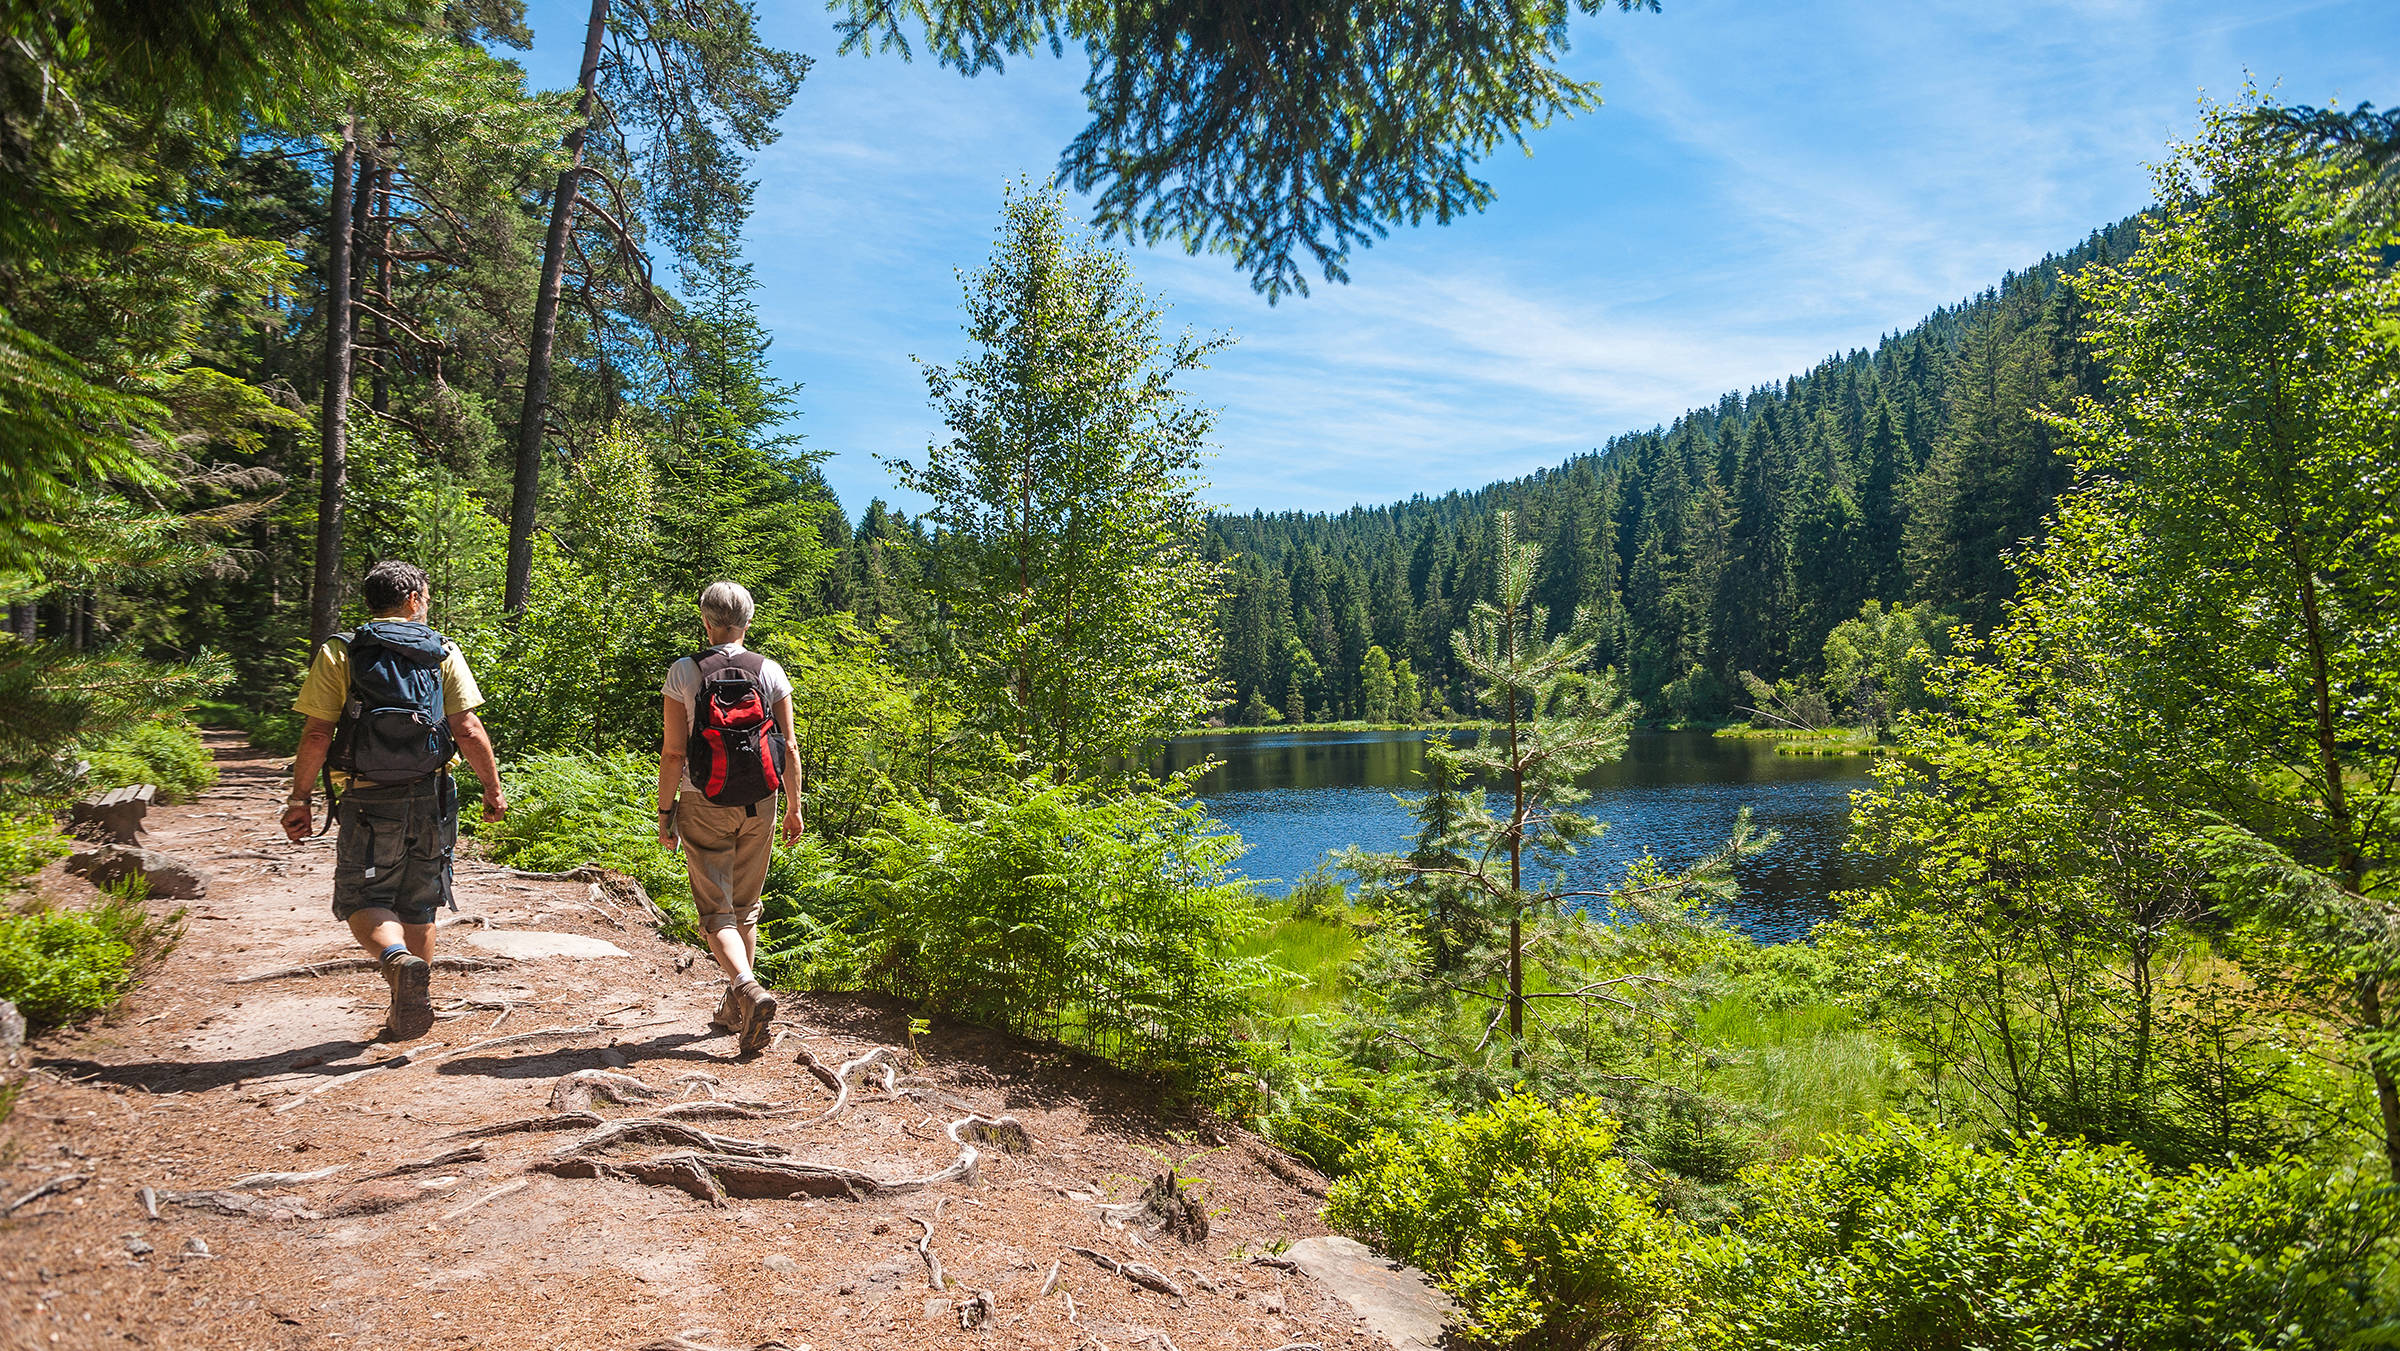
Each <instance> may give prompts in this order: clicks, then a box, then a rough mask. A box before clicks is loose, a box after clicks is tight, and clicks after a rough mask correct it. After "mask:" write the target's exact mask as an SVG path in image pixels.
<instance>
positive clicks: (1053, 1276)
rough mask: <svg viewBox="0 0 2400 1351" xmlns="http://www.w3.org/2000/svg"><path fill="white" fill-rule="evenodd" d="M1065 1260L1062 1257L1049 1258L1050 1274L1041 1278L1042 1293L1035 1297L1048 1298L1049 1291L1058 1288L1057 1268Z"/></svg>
mask: <svg viewBox="0 0 2400 1351" xmlns="http://www.w3.org/2000/svg"><path fill="white" fill-rule="evenodd" d="M1066 1260H1067V1259H1065V1258H1063V1257H1053V1258H1051V1259H1050V1274H1049V1275H1047V1276H1044V1277H1043V1278H1042V1293H1040V1294H1038V1295H1035V1296H1034V1298H1035V1299H1048V1298H1050V1292H1051V1291H1053V1290H1056V1289H1057V1288H1058V1268H1059V1266H1060V1265H1061V1264H1062V1263H1064V1262H1065V1261H1066Z"/></svg>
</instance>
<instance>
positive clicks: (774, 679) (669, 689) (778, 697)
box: [665, 643, 792, 793]
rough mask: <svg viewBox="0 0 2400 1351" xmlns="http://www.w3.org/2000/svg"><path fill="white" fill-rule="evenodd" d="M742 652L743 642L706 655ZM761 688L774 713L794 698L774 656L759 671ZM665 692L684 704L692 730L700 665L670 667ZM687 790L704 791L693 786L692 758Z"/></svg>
mask: <svg viewBox="0 0 2400 1351" xmlns="http://www.w3.org/2000/svg"><path fill="white" fill-rule="evenodd" d="M741 650H742V645H741V644H740V643H726V644H724V645H723V646H721V647H712V648H707V649H704V652H739V651H741ZM758 688H759V692H760V693H762V694H764V695H765V696H766V698H767V711H768V713H770V714H772V713H773V712H774V711H775V705H777V704H779V703H782V702H783V701H784V700H786V699H789V698H791V697H792V682H791V678H790V677H789V676H786V675H785V674H784V673H783V668H782V667H781V666H778V665H776V664H775V659H774V658H773V657H768V658H766V664H765V665H763V666H761V667H760V668H759V672H758ZM665 689H666V695H667V697H668V698H669V699H672V700H674V701H675V702H676V703H679V704H681V705H683V719H684V725H685V726H686V727H689V726H690V725H691V719H692V701H693V700H694V699H696V698H698V697H699V696H700V663H699V662H696V661H694V660H692V659H691V658H690V657H685V658H682V659H681V660H679V661H677V662H676V663H675V664H674V665H673V666H670V667H668V668H667V683H666V686H665ZM683 791H684V792H687V793H697V792H699V791H700V790H699V788H698V787H696V786H695V785H694V784H693V783H692V770H691V761H690V760H688V759H687V760H685V761H684V770H683Z"/></svg>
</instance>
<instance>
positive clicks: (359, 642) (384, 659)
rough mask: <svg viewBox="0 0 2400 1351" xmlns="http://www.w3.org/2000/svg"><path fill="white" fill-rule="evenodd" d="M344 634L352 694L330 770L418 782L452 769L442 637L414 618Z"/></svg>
mask: <svg viewBox="0 0 2400 1351" xmlns="http://www.w3.org/2000/svg"><path fill="white" fill-rule="evenodd" d="M342 637H343V638H344V639H345V640H347V642H348V643H349V645H350V697H349V699H348V700H347V701H345V702H344V703H343V705H342V720H341V722H340V723H338V724H337V725H336V726H335V728H334V732H333V747H332V749H331V750H330V751H329V752H328V753H327V755H326V757H325V765H326V768H327V769H328V770H335V769H338V770H342V771H344V772H346V773H348V774H349V775H350V776H351V778H353V779H354V780H356V781H357V782H359V783H363V784H402V783H414V782H416V781H417V780H418V779H422V778H424V777H425V776H426V775H428V774H433V773H437V772H439V771H440V770H442V769H444V768H446V767H447V766H448V765H449V763H450V757H451V755H452V753H453V752H454V751H455V750H456V743H455V742H453V741H452V740H451V737H450V723H449V721H448V720H447V719H445V718H444V717H443V716H442V657H443V656H444V655H445V653H446V650H447V649H446V645H445V643H444V641H443V639H442V635H440V634H439V633H436V632H434V631H433V630H432V629H430V628H428V627H426V626H425V625H423V624H418V623H415V622H412V621H410V620H405V619H376V620H370V621H368V622H367V623H364V624H361V625H359V626H358V627H357V628H356V629H354V630H352V631H351V632H349V633H345V634H343V635H342Z"/></svg>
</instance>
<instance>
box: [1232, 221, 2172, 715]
mask: <svg viewBox="0 0 2400 1351" xmlns="http://www.w3.org/2000/svg"><path fill="white" fill-rule="evenodd" d="M2138 231H2139V223H2138V221H2133V220H2128V221H2122V222H2119V223H2118V224H2115V225H2112V226H2109V227H2108V228H2106V229H2104V230H2101V231H2098V232H2097V233H2095V234H2093V235H2092V237H2091V238H2090V239H2088V240H2086V241H2084V242H2083V243H2082V244H2081V245H2079V246H2077V247H2076V248H2074V249H2071V250H2069V251H2068V252H2066V253H2064V254H2060V255H2057V256H2054V257H2050V258H2045V259H2043V260H2042V261H2041V262H2040V263H2039V264H2037V265H2035V266H2033V267H2031V268H2028V269H2026V270H2025V271H2023V272H2016V273H2011V274H2010V275H2009V276H2007V277H2006V278H2004V279H2003V280H2002V281H2001V282H2000V283H1999V285H1997V286H1995V287H1993V288H1992V289H1991V290H1988V291H1986V292H1984V293H1983V294H1981V295H1979V296H1976V297H1975V298H1973V299H1971V300H1968V301H1966V302H1964V303H1962V304H1959V305H1957V306H1954V307H1951V308H1947V309H1943V310H1939V311H1936V312H1935V313H1934V314H1932V315H1931V316H1929V317H1928V318H1926V319H1925V321H1924V322H1922V323H1920V324H1918V325H1917V326H1916V327H1914V328H1912V329H1909V330H1908V331H1907V332H1905V333H1898V334H1894V335H1892V336H1890V337H1888V338H1885V339H1884V340H1883V341H1882V342H1880V343H1878V344H1876V346H1875V348H1874V350H1872V351H1868V350H1864V349H1857V350H1853V351H1850V352H1847V353H1844V354H1842V355H1840V356H1834V357H1828V358H1827V359H1825V360H1824V361H1822V362H1820V363H1818V364H1817V365H1816V366H1815V367H1814V368H1812V369H1811V370H1809V371H1807V372H1806V373H1805V374H1801V375H1795V376H1793V377H1791V378H1790V379H1787V380H1784V381H1782V382H1780V383H1777V384H1772V385H1764V386H1761V387H1759V388H1756V389H1752V390H1750V391H1749V392H1748V393H1746V394H1727V395H1726V396H1725V397H1724V398H1722V399H1720V400H1719V401H1718V402H1717V403H1716V404H1715V405H1714V406H1713V407H1709V408H1703V409H1695V410H1693V411H1691V412H1689V413H1686V414H1685V415H1683V416H1682V417H1680V418H1677V419H1676V420H1675V422H1674V424H1673V425H1672V426H1670V427H1668V428H1666V429H1664V430H1663V431H1662V430H1652V431H1647V432H1632V433H1627V434H1624V435H1620V436H1616V437H1613V438H1611V439H1610V440H1609V441H1608V442H1607V444H1606V445H1605V446H1603V447H1602V448H1601V449H1599V450H1597V451H1594V452H1592V453H1590V454H1588V455H1579V456H1576V457H1575V458H1573V459H1570V460H1568V461H1567V462H1566V463H1564V464H1561V465H1559V466H1558V467H1557V468H1555V469H1549V470H1543V471H1541V472H1538V473H1536V474H1533V475H1531V476H1530V477H1527V478H1522V479H1515V480H1511V481H1508V482H1504V483H1495V484H1491V485H1490V486H1488V487H1484V488H1480V489H1476V490H1474V491H1471V492H1454V493H1447V494H1444V495H1443V496H1441V497H1438V498H1425V497H1415V498H1411V499H1409V500H1408V501H1406V502H1401V503H1396V504H1393V505H1391V506H1378V507H1359V508H1354V509H1352V510H1350V511H1346V512H1342V513H1340V514H1338V515H1321V514H1304V513H1298V512H1278V513H1267V512H1253V513H1251V514H1250V515H1248V516H1239V515H1220V516H1218V517H1216V518H1215V519H1214V520H1212V521H1211V523H1210V548H1211V549H1212V551H1213V552H1215V553H1216V555H1217V556H1219V557H1222V558H1226V559H1229V560H1231V561H1232V563H1233V574H1232V585H1231V588H1230V591H1229V594H1228V596H1227V598H1226V602H1225V608H1224V613H1223V619H1222V627H1223V630H1224V634H1225V657H1224V665H1223V673H1224V676H1225V678H1226V680H1227V681H1228V682H1229V683H1230V684H1231V687H1232V690H1231V694H1232V700H1233V702H1232V706H1231V708H1230V709H1229V710H1228V720H1229V721H1235V722H1242V723H1257V722H1262V721H1266V720H1268V719H1270V718H1275V719H1278V720H1291V721H1311V722H1323V721H1328V720H1333V719H1341V718H1361V717H1369V718H1373V720H1375V721H1389V720H1391V719H1392V717H1394V716H1400V717H1405V716H1407V715H1408V714H1409V713H1411V712H1413V711H1415V710H1408V709H1396V710H1392V711H1391V712H1390V713H1386V712H1385V710H1384V709H1382V708H1377V707H1375V706H1374V705H1375V704H1376V702H1377V701H1376V699H1375V698H1374V697H1373V696H1372V695H1371V694H1370V693H1369V691H1368V688H1367V685H1366V683H1365V681H1366V676H1365V673H1366V672H1367V671H1369V670H1370V669H1371V667H1372V666H1373V665H1374V664H1375V663H1373V661H1372V659H1371V658H1370V656H1369V650H1370V649H1371V648H1376V647H1380V648H1382V649H1383V653H1384V656H1385V658H1386V661H1387V662H1388V663H1389V664H1394V665H1396V664H1397V663H1399V662H1403V661H1405V662H1406V663H1408V665H1409V667H1410V669H1411V670H1412V671H1413V672H1414V673H1415V674H1416V677H1417V679H1418V681H1419V682H1420V685H1421V688H1422V690H1423V699H1424V710H1425V711H1430V712H1439V711H1440V710H1442V709H1444V708H1447V709H1448V710H1450V711H1452V712H1454V713H1458V714H1461V715H1468V714H1472V713H1474V712H1475V711H1476V710H1475V708H1474V695H1473V692H1472V682H1471V680H1470V679H1469V677H1468V675H1467V673H1466V671H1465V670H1464V668H1462V667H1461V666H1460V664H1459V662H1458V660H1457V656H1456V654H1455V653H1454V652H1453V650H1452V648H1451V643H1450V633H1451V630H1453V629H1455V628H1457V627H1458V626H1459V624H1460V623H1461V622H1463V619H1464V616H1465V613H1466V610H1467V608H1468V607H1469V606H1471V605H1472V604H1473V603H1474V602H1475V601H1477V600H1480V599H1483V598H1485V597H1487V596H1489V595H1490V594H1491V592H1492V578H1493V566H1494V540H1495V528H1494V524H1493V519H1494V515H1495V513H1497V512H1500V511H1513V512H1516V513H1517V515H1518V519H1519V527H1518V528H1519V530H1520V532H1521V533H1522V534H1523V536H1524V537H1525V538H1527V539H1530V540H1533V541H1535V542H1538V543H1539V544H1540V545H1541V546H1542V557H1541V567H1540V577H1539V579H1538V582H1537V593H1536V602H1537V604H1539V605H1541V606H1544V607H1546V608H1547V611H1548V625H1549V631H1550V632H1551V633H1552V634H1556V633H1560V632H1563V631H1564V630H1565V629H1566V628H1567V627H1568V626H1569V625H1570V623H1571V622H1572V621H1573V618H1574V615H1575V613H1576V611H1577V609H1578V608H1579V607H1582V608H1585V609H1587V610H1588V611H1589V613H1590V618H1591V619H1592V621H1593V622H1594V623H1595V625H1596V628H1597V633H1598V636H1599V648H1598V652H1599V659H1600V660H1601V662H1602V663H1603V664H1606V665H1611V666H1615V667H1617V668H1618V669H1619V670H1620V671H1621V672H1622V673H1623V674H1624V676H1625V678H1626V679H1627V681H1628V683H1629V685H1630V688H1631V690H1632V692H1633V694H1634V696H1635V697H1636V698H1637V699H1639V700H1640V701H1641V702H1642V703H1643V705H1644V707H1645V709H1646V710H1648V711H1649V712H1650V713H1652V714H1653V715H1654V716H1664V717H1674V718H1684V719H1689V718H1709V717H1718V716H1723V715H1724V714H1725V713H1726V712H1727V710H1728V708H1729V706H1730V705H1731V704H1733V703H1735V702H1737V701H1740V702H1747V696H1745V695H1744V694H1743V692H1742V688H1741V686H1740V684H1739V683H1738V681H1739V674H1740V673H1741V672H1743V671H1751V672H1755V673H1756V674H1757V675H1759V676H1761V677H1763V678H1765V679H1766V680H1768V681H1769V682H1773V681H1777V680H1781V679H1784V678H1786V677H1790V676H1798V675H1815V674H1821V672H1822V653H1823V649H1824V646H1825V638H1826V635H1827V634H1828V633H1830V632H1831V631H1832V630H1833V628H1834V626H1835V625H1837V624H1839V623H1841V622H1842V621H1844V620H1847V619H1852V618H1855V617H1856V616H1857V615H1858V613H1859V610H1860V607H1861V606H1863V605H1865V604H1867V603H1869V602H1886V603H1890V604H1895V605H1914V604H1917V603H1920V602H1924V601H1932V602H1935V603H1937V604H1938V605H1939V606H1940V607H1942V610H1943V611H1944V612H1945V614H1946V615H1947V616H1948V617H1951V618H1954V619H1955V620H1958V621H1963V622H1965V623H1969V624H1972V625H1974V626H1975V627H1976V628H1977V629H1978V630H1983V629H1987V628H1988V627H1989V626H1990V625H1992V624H1993V623H1995V622H1996V621H1997V620H1998V619H1999V618H2000V613H2001V608H2000V607H2001V604H2002V602H2004V601H2005V600H2006V599H2007V598H2008V597H2009V596H2010V595H2011V594H2013V591H2014V586H2015V583H2014V578H2013V574H2012V573H2011V572H2010V571H2009V570H2008V568H2007V566H2006V565H2005V561H2004V559H2005V556H2006V555H2007V553H2008V552H2009V551H2011V550H2014V549H2017V548H2019V547H2020V546H2021V545H2023V544H2024V543H2025V542H2027V541H2030V540H2036V539H2038V538H2039V537H2040V535H2041V533H2042V519H2043V517H2044V516H2045V515H2046V514H2047V513H2048V512H2049V510H2050V506H2051V504H2052V503H2053V502H2054V501H2055V500H2056V499H2057V497H2058V494H2059V492H2060V491H2061V490H2062V489H2063V488H2064V487H2065V486H2066V485H2067V482H2068V480H2069V477H2070V474H2071V466H2070V465H2069V464H2068V462H2067V461H2066V460H2065V459H2064V458H2063V457H2062V456H2061V455H2060V453H2059V449H2060V441H2059V436H2058V434H2057V433H2056V432H2055V431H2053V430H2051V429H2050V428H2048V427H2046V426H2045V425H2044V424H2043V423H2042V422H2041V420H2040V419H2039V417H2038V416H2037V415H2036V413H2035V411H2034V410H2036V409H2037V408H2040V407H2043V406H2063V405H2064V404H2065V403H2066V402H2067V401H2069V400H2071V399H2073V398H2074V397H2076V396H2078V395H2085V394H2096V393H2098V392H2099V391H2100V389H2101V380H2102V375H2103V373H2102V372H2101V371H2100V370H2098V369H2097V368H2096V366H2095V365H2094V363H2093V361H2092V359H2091V358H2090V356H2089V354H2088V353H2087V352H2086V351H2085V349H2083V348H2082V347H2081V346H2080V345H2079V344H2078V343H2077V342H2076V341H2075V334H2076V332H2077V331H2078V329H2079V327H2080V325H2081V324H2082V322H2083V314H2082V307H2081V305H2080V304H2079V303H2078V302H2077V300H2076V299H2075V295H2074V293H2073V292H2072V291H2070V290H2068V289H2067V288H2066V287H2065V286H2064V285H2062V280H2063V279H2064V278H2065V277H2067V276H2069V275H2071V274H2073V273H2074V272H2076V271H2077V270H2079V269H2081V268H2082V267H2084V266H2085V265H2086V264H2088V263H2092V262H2104V263H2105V262H2117V261H2121V260H2122V259H2124V258H2126V257H2127V256H2129V255H2130V254H2131V253H2132V251H2133V248H2134V246H2135V244H2136V243H2137V241H2138Z"/></svg>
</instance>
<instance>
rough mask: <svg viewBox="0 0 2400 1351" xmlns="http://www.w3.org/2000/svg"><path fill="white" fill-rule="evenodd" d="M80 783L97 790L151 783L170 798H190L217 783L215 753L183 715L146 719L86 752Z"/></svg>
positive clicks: (181, 800)
mask: <svg viewBox="0 0 2400 1351" xmlns="http://www.w3.org/2000/svg"><path fill="white" fill-rule="evenodd" d="M85 756H86V758H87V759H89V760H90V762H91V768H90V769H89V770H87V771H86V772H85V774H84V786H85V787H86V788H87V789H90V790H93V791H98V790H101V789H107V788H123V787H126V786H127V785H130V784H137V783H154V784H157V785H158V791H159V795H160V796H161V797H162V798H164V799H165V800H166V801H169V802H189V801H191V800H192V799H193V798H195V797H198V796H199V795H200V794H201V793H202V792H204V791H206V790H207V789H208V788H209V787H210V786H211V785H212V784H214V783H216V781H217V761H216V757H215V756H212V755H210V754H209V753H208V747H207V745H206V744H204V743H203V742H202V741H201V740H200V729H199V728H197V727H194V726H193V725H192V724H191V723H190V722H188V721H186V720H184V719H183V718H181V717H172V718H166V717H161V718H144V719H142V720H141V721H139V722H136V723H134V724H132V725H131V726H129V727H127V728H126V729H124V730H123V731H120V732H116V733H112V734H111V735H109V736H107V737H105V738H103V739H101V740H100V741H99V742H97V743H95V744H94V745H92V746H91V747H89V748H88V749H87V750H86V751H85Z"/></svg>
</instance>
